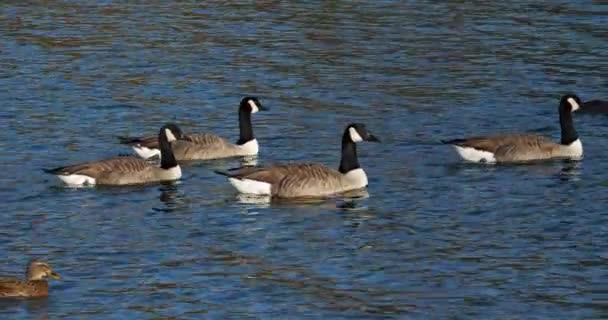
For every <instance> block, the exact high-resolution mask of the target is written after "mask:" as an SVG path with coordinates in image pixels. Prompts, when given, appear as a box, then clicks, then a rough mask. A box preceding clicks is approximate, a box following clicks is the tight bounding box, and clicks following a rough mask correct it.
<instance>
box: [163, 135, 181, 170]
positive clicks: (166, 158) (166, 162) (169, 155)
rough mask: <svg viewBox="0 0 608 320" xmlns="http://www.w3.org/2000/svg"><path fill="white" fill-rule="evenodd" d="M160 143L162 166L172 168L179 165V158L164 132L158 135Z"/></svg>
mask: <svg viewBox="0 0 608 320" xmlns="http://www.w3.org/2000/svg"><path fill="white" fill-rule="evenodd" d="M158 144H159V148H160V167H161V168H163V169H171V168H174V167H176V166H177V160H175V155H174V154H173V149H171V143H170V142H169V141H168V140H167V136H165V133H164V132H161V134H160V135H158Z"/></svg>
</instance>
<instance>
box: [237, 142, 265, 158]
mask: <svg viewBox="0 0 608 320" xmlns="http://www.w3.org/2000/svg"><path fill="white" fill-rule="evenodd" d="M239 147H240V148H241V150H242V152H241V155H243V156H254V155H256V154H258V152H259V150H260V146H259V145H258V140H256V139H253V140H250V141H247V142H245V143H243V144H242V145H240V146H239Z"/></svg>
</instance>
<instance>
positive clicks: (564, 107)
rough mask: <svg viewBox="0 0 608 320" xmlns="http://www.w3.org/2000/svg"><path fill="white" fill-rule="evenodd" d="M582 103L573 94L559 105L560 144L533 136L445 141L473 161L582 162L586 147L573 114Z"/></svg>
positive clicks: (465, 157) (564, 97) (485, 137)
mask: <svg viewBox="0 0 608 320" xmlns="http://www.w3.org/2000/svg"><path fill="white" fill-rule="evenodd" d="M580 105H581V100H580V99H579V98H578V97H577V96H576V95H573V94H568V95H564V96H563V97H562V98H561V100H560V104H559V108H558V110H559V121H560V126H561V141H560V142H559V143H555V142H553V141H551V140H550V139H548V138H545V137H542V136H538V135H533V134H502V135H493V136H477V137H471V138H465V139H453V140H448V141H444V143H446V144H451V145H452V146H453V147H454V148H455V149H456V151H457V152H458V154H459V155H460V156H461V157H462V158H463V159H465V160H467V161H472V162H487V163H495V162H523V161H532V160H545V159H554V158H564V159H574V160H576V159H580V158H582V156H583V145H582V143H581V140H580V139H579V136H578V133H577V132H576V129H574V123H573V121H572V112H574V111H576V110H578V109H579V108H580Z"/></svg>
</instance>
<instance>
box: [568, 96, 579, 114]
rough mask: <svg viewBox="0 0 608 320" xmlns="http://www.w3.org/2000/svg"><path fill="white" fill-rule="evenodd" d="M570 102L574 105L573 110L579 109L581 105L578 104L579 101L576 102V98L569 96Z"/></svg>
mask: <svg viewBox="0 0 608 320" xmlns="http://www.w3.org/2000/svg"><path fill="white" fill-rule="evenodd" d="M568 102H569V103H570V105H571V106H572V112H574V111H576V110H578V109H579V108H580V107H581V106H579V105H578V103H576V100H574V98H568Z"/></svg>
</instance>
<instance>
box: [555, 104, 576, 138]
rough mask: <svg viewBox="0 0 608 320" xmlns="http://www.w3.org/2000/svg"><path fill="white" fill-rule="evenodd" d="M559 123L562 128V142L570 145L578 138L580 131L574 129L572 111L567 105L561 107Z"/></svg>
mask: <svg viewBox="0 0 608 320" xmlns="http://www.w3.org/2000/svg"><path fill="white" fill-rule="evenodd" d="M559 124H560V126H561V128H562V140H561V144H564V145H569V144H571V143H572V142H574V141H576V139H578V133H577V132H576V129H574V122H573V121H572V112H571V111H570V110H569V109H568V108H567V107H566V106H560V107H559Z"/></svg>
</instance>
